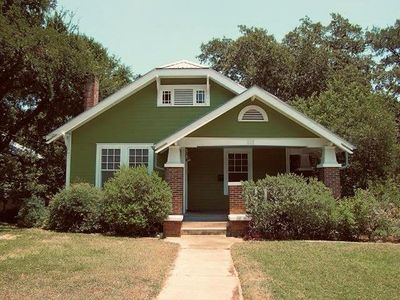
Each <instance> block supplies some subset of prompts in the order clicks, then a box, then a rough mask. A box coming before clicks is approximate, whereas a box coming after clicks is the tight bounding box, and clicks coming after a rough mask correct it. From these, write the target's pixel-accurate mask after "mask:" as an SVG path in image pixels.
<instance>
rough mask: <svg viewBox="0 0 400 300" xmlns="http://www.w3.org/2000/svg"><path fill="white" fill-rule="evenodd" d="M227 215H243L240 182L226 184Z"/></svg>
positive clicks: (243, 208)
mask: <svg viewBox="0 0 400 300" xmlns="http://www.w3.org/2000/svg"><path fill="white" fill-rule="evenodd" d="M228 194H229V214H245V213H246V207H245V204H244V200H243V197H242V184H241V183H240V182H229V183H228Z"/></svg>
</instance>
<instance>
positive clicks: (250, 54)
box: [199, 14, 374, 100]
mask: <svg viewBox="0 0 400 300" xmlns="http://www.w3.org/2000/svg"><path fill="white" fill-rule="evenodd" d="M239 29H240V33H241V36H240V37H239V38H237V39H236V40H232V39H227V38H223V39H213V40H211V41H210V42H208V43H205V44H202V45H201V54H200V55H199V59H200V60H201V61H202V62H205V63H209V64H210V65H211V66H212V67H213V68H215V69H217V70H218V71H221V72H222V73H224V74H225V75H227V76H229V77H230V78H232V79H233V80H235V81H238V82H239V83H241V84H243V85H245V86H247V87H249V86H251V85H254V84H256V85H259V86H260V87H262V88H264V89H266V90H268V91H269V92H271V93H273V94H275V95H276V96H278V97H280V98H281V99H283V100H290V99H294V97H296V96H298V97H310V96H311V95H313V94H315V93H320V92H322V91H323V90H325V89H326V87H327V83H328V81H329V80H330V78H331V77H332V76H334V74H335V73H336V72H338V71H340V70H342V69H343V68H345V67H347V66H349V65H352V66H354V67H356V68H357V69H358V70H359V71H360V72H363V73H364V75H365V76H366V77H370V70H371V68H374V64H373V60H372V58H371V56H370V55H369V54H368V53H367V51H366V40H365V33H364V31H363V30H362V29H361V28H360V27H359V26H357V25H353V24H351V23H350V22H349V21H348V20H347V19H345V18H343V17H342V16H340V15H338V14H332V20H331V22H330V23H329V24H328V25H327V26H323V25H322V24H321V23H319V22H317V23H313V22H312V21H311V20H310V19H309V18H304V19H302V20H301V23H300V25H299V26H298V27H296V28H295V29H294V30H293V31H291V32H289V33H288V34H287V35H286V36H285V37H284V39H283V40H282V42H278V41H276V40H275V38H274V37H273V36H272V35H269V34H268V32H267V31H266V30H264V29H261V28H248V27H245V26H239Z"/></svg>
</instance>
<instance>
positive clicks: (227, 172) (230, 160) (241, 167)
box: [224, 147, 253, 195]
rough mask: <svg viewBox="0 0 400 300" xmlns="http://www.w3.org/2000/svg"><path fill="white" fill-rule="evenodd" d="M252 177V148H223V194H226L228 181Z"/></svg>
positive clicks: (244, 179)
mask: <svg viewBox="0 0 400 300" xmlns="http://www.w3.org/2000/svg"><path fill="white" fill-rule="evenodd" d="M251 179H253V149H252V148H247V147H246V148H225V149H224V194H225V195H228V182H239V181H246V180H251Z"/></svg>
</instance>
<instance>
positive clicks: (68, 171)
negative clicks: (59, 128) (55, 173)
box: [64, 133, 72, 186]
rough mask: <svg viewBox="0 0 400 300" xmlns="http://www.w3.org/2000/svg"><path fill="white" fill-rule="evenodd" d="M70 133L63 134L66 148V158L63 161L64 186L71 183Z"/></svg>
mask: <svg viewBox="0 0 400 300" xmlns="http://www.w3.org/2000/svg"><path fill="white" fill-rule="evenodd" d="M71 139H72V135H71V133H66V134H64V142H65V147H66V150H67V160H66V162H65V186H69V185H70V183H71Z"/></svg>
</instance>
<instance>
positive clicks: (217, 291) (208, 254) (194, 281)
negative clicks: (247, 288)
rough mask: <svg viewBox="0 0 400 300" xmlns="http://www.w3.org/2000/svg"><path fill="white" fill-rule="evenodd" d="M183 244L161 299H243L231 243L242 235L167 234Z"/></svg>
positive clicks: (171, 240)
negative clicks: (180, 235) (233, 236)
mask: <svg viewBox="0 0 400 300" xmlns="http://www.w3.org/2000/svg"><path fill="white" fill-rule="evenodd" d="M166 240H167V241H169V242H174V243H179V244H180V245H181V248H180V250H179V253H178V257H177V259H176V261H175V265H174V267H173V269H172V270H171V272H170V274H169V277H168V279H167V282H166V283H165V286H164V288H163V289H162V291H161V293H160V295H159V296H158V299H159V300H172V299H174V300H177V299H182V300H186V299H190V300H195V299H201V300H204V299H207V300H208V299H219V300H224V299H235V300H236V299H242V293H241V288H240V282H239V278H238V277H237V275H236V271H235V268H234V266H233V262H232V257H231V253H230V247H231V245H232V244H233V243H235V242H239V241H241V240H240V239H235V238H228V237H225V236H222V235H221V236H219V235H214V236H213V235H208V236H207V235H186V236H182V237H180V238H167V239H166Z"/></svg>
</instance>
